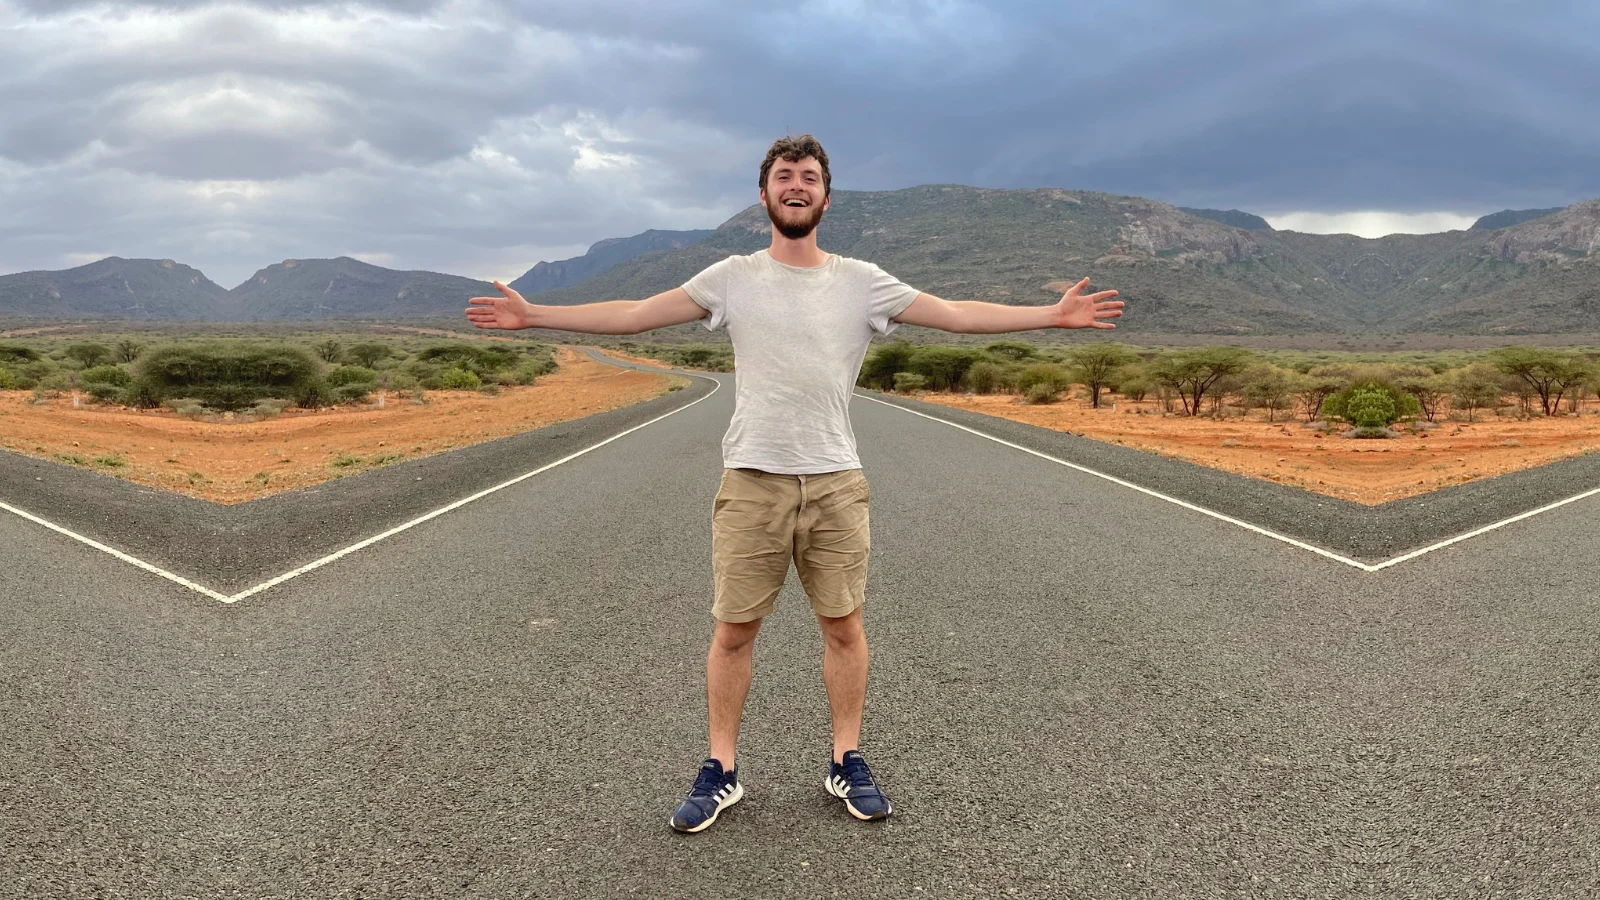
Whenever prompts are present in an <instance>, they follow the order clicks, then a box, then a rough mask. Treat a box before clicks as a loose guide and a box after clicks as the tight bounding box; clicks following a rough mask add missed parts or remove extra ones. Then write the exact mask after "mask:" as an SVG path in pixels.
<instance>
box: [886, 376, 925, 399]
mask: <svg viewBox="0 0 1600 900" xmlns="http://www.w3.org/2000/svg"><path fill="white" fill-rule="evenodd" d="M927 387H928V379H927V378H925V377H923V376H921V375H918V374H917V373H915V372H896V373H894V389H895V393H898V394H909V393H911V392H912V391H920V390H924V389H926V388H927Z"/></svg>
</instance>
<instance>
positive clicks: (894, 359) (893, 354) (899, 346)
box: [856, 341, 911, 391]
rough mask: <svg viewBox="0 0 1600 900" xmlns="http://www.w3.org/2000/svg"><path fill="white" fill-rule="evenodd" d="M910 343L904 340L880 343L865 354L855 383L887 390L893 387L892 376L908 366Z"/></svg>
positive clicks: (905, 369)
mask: <svg viewBox="0 0 1600 900" xmlns="http://www.w3.org/2000/svg"><path fill="white" fill-rule="evenodd" d="M910 362H911V345H910V344H908V343H906V342H905V341H895V342H894V343H891V344H880V345H879V346H877V347H874V348H873V349H872V352H870V353H868V354H867V358H866V361H865V362H863V363H862V365H861V375H860V377H858V378H857V379H856V384H858V385H860V386H861V387H864V388H873V389H875V390H880V391H887V390H892V389H893V388H894V376H895V373H897V372H904V371H907V370H908V369H909V368H910Z"/></svg>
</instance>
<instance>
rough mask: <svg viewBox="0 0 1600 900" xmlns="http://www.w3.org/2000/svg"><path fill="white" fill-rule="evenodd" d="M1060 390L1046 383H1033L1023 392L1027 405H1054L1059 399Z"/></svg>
mask: <svg viewBox="0 0 1600 900" xmlns="http://www.w3.org/2000/svg"><path fill="white" fill-rule="evenodd" d="M1060 394H1061V389H1060V388H1057V387H1056V386H1055V385H1054V384H1052V383H1050V382H1048V381H1039V382H1035V383H1034V384H1032V385H1029V386H1028V388H1027V389H1026V390H1025V391H1024V392H1023V397H1024V398H1026V399H1027V401H1028V402H1029V403H1054V402H1056V401H1057V400H1059V399H1061V397H1060Z"/></svg>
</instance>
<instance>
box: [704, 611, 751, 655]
mask: <svg viewBox="0 0 1600 900" xmlns="http://www.w3.org/2000/svg"><path fill="white" fill-rule="evenodd" d="M760 628H761V620H760V619H757V620H756V621H754V622H718V623H717V630H716V632H715V633H713V634H712V635H711V652H712V653H714V654H716V655H718V656H743V655H745V654H748V653H749V652H750V650H751V648H752V647H754V646H755V642H756V631H757V630H759V629H760Z"/></svg>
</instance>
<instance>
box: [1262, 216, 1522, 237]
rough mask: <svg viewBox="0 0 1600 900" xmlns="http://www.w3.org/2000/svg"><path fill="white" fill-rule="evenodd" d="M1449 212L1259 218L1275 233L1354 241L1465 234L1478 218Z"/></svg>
mask: <svg viewBox="0 0 1600 900" xmlns="http://www.w3.org/2000/svg"><path fill="white" fill-rule="evenodd" d="M1491 211H1492V210H1485V211H1484V212H1483V213H1479V214H1478V215H1464V214H1461V213H1450V212H1429V213H1392V212H1383V211H1381V210H1364V211H1361V212H1347V213H1315V212H1288V213H1282V214H1280V215H1275V216H1263V217H1262V218H1264V219H1266V220H1267V224H1268V225H1271V226H1272V227H1273V228H1276V229H1278V230H1279V231H1303V232H1307V233H1309V234H1353V235H1357V236H1358V237H1366V238H1378V237H1383V236H1384V235H1386V234H1432V233H1434V232H1439V231H1465V230H1467V229H1468V228H1471V227H1472V223H1473V222H1476V221H1477V220H1478V218H1479V216H1482V215H1486V214H1487V213H1489V212H1491Z"/></svg>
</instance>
